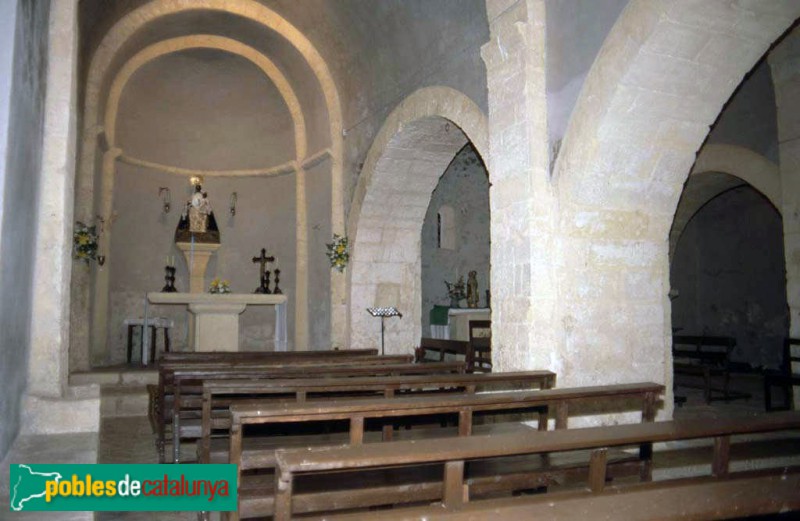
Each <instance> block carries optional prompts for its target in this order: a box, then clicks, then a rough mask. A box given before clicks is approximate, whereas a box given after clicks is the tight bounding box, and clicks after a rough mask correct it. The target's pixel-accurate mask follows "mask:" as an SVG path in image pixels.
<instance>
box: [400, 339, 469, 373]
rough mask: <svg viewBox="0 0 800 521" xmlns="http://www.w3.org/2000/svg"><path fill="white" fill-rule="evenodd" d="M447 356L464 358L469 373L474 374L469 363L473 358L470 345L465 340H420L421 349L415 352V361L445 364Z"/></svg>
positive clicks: (418, 348)
mask: <svg viewBox="0 0 800 521" xmlns="http://www.w3.org/2000/svg"><path fill="white" fill-rule="evenodd" d="M428 355H431V356H428ZM447 355H450V356H452V357H454V358H461V357H463V360H464V362H465V363H467V372H472V368H471V367H470V364H469V362H470V360H471V359H472V358H473V357H472V353H471V349H470V344H469V342H467V341H465V340H445V339H442V338H425V337H423V338H420V340H419V347H417V348H416V349H415V350H414V361H416V362H417V363H425V362H433V361H435V362H444V360H445V357H446V356H447Z"/></svg>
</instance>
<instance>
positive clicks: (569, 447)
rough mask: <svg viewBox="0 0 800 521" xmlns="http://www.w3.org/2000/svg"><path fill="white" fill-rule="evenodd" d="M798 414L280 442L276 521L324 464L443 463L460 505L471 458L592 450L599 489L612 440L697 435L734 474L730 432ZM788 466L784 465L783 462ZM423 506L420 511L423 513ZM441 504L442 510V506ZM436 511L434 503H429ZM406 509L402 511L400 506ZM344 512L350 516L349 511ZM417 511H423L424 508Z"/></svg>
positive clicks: (718, 473)
mask: <svg viewBox="0 0 800 521" xmlns="http://www.w3.org/2000/svg"><path fill="white" fill-rule="evenodd" d="M799 428H800V413H798V412H794V411H793V412H789V413H778V414H766V415H761V416H758V417H753V416H747V417H742V418H726V419H720V418H714V419H713V421H706V422H704V421H697V419H693V420H683V421H672V422H659V423H641V424H631V425H615V426H610V427H594V428H587V429H574V430H568V431H562V432H537V433H526V434H524V435H521V434H516V433H512V434H499V435H495V436H473V437H465V438H441V439H431V440H421V441H414V442H409V441H398V442H391V443H384V444H380V445H376V444H365V445H358V446H346V447H327V448H308V449H304V450H302V451H299V450H295V449H279V450H277V451H276V454H275V459H276V464H277V468H278V471H277V474H276V486H275V490H276V491H277V493H276V498H275V515H274V519H275V520H276V521H284V520H288V519H290V517H291V512H292V499H291V498H292V492H293V488H294V486H293V482H294V479H295V478H296V477H297V476H298V475H304V474H312V473H320V472H326V471H332V470H336V471H356V470H367V469H375V468H386V467H393V468H396V467H402V466H415V465H422V464H432V463H440V464H444V468H445V472H444V483H443V486H442V490H443V494H442V496H443V497H442V505H441V507H443V508H445V509H450V508H461V507H462V506H463V503H464V502H465V497H468V496H469V493H468V485H467V484H466V483H465V475H464V468H465V463H466V462H467V461H476V460H481V459H487V458H498V457H505V456H519V455H530V454H548V453H552V452H562V451H575V450H591V451H593V452H592V456H591V458H590V464H589V465H590V466H589V472H588V476H589V482H588V489H589V491H591V492H592V493H600V492H602V491H603V490H604V488H605V485H606V475H607V472H606V471H607V469H606V467H607V460H606V458H605V454H606V451H607V448H609V447H621V446H631V445H637V444H639V445H641V444H653V443H657V442H672V441H681V440H692V439H698V438H714V451H713V456H712V461H711V470H712V476H713V477H715V478H720V479H727V478H729V477H730V468H729V465H730V440H731V436H734V435H743V434H755V433H763V432H775V431H784V430H796V429H799ZM779 471H780V472H783V471H784V469H783V468H781V469H779ZM425 511H426V510H425V509H420V510H418V511H417V512H425ZM441 511H442V510H441V508H439V512H441ZM430 512H431V513H433V512H435V510H430ZM400 514H402V512H400ZM344 517H345V518H346V516H344ZM420 518H423V519H424V518H425V515H424V514H422V516H421V517H420Z"/></svg>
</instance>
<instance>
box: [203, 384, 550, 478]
mask: <svg viewBox="0 0 800 521" xmlns="http://www.w3.org/2000/svg"><path fill="white" fill-rule="evenodd" d="M555 381H556V375H555V373H553V372H552V371H517V372H507V373H495V374H446V373H443V374H429V375H407V376H367V377H352V378H314V379H291V380H283V379H277V380H219V381H208V380H207V381H205V382H203V396H202V422H201V425H202V432H201V440H200V448H201V450H200V462H201V463H208V462H209V461H210V459H209V450H210V439H211V433H212V411H217V418H216V419H215V423H216V425H215V427H216V428H229V427H230V418H229V417H228V418H222V419H220V418H219V411H218V408H219V407H220V406H224V407H230V406H231V405H233V404H236V403H239V404H244V405H247V404H248V403H257V402H256V399H258V398H260V399H263V398H266V397H269V396H284V397H285V396H287V395H291V396H290V397H291V398H294V399H295V400H296V401H297V402H304V401H306V399H307V398H308V399H318V398H319V397H320V396H321V395H322V396H325V397H327V398H334V397H335V396H337V395H340V394H343V393H347V394H352V393H372V394H377V395H381V396H383V397H385V398H392V397H399V396H406V395H407V393H411V392H415V393H438V392H442V391H443V390H448V389H449V390H452V391H463V392H467V393H474V392H476V390H478V389H480V390H489V389H496V388H497V387H501V388H505V389H507V388H509V387H513V388H527V389H530V388H537V389H551V388H553V387H554V386H555ZM231 396H244V397H242V398H239V399H238V400H232V399H231V398H230V397H231ZM223 400H224V401H223ZM220 402H222V403H220Z"/></svg>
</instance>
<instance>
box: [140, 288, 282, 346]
mask: <svg viewBox="0 0 800 521" xmlns="http://www.w3.org/2000/svg"><path fill="white" fill-rule="evenodd" d="M147 301H148V302H149V303H150V304H172V305H181V304H182V305H185V306H187V307H188V310H189V312H190V313H191V314H192V316H193V318H194V326H193V327H194V330H193V333H194V334H193V335H192V336H193V339H192V349H193V350H194V351H238V350H239V315H241V314H242V313H243V312H244V310H245V309H246V307H247V306H274V307H275V350H276V351H285V350H286V347H287V338H288V337H287V331H286V302H287V299H286V295H257V294H249V293H228V294H224V295H212V294H210V293H148V294H147Z"/></svg>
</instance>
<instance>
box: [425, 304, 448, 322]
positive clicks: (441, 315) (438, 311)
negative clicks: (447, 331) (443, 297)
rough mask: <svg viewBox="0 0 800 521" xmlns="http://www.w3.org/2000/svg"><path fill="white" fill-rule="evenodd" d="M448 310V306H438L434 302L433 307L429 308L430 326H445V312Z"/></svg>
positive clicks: (446, 320) (446, 319)
mask: <svg viewBox="0 0 800 521" xmlns="http://www.w3.org/2000/svg"><path fill="white" fill-rule="evenodd" d="M449 310H450V306H438V305H436V304H434V306H433V309H432V310H431V315H430V319H431V325H432V326H446V325H447V322H448V318H447V312H448V311H449Z"/></svg>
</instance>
